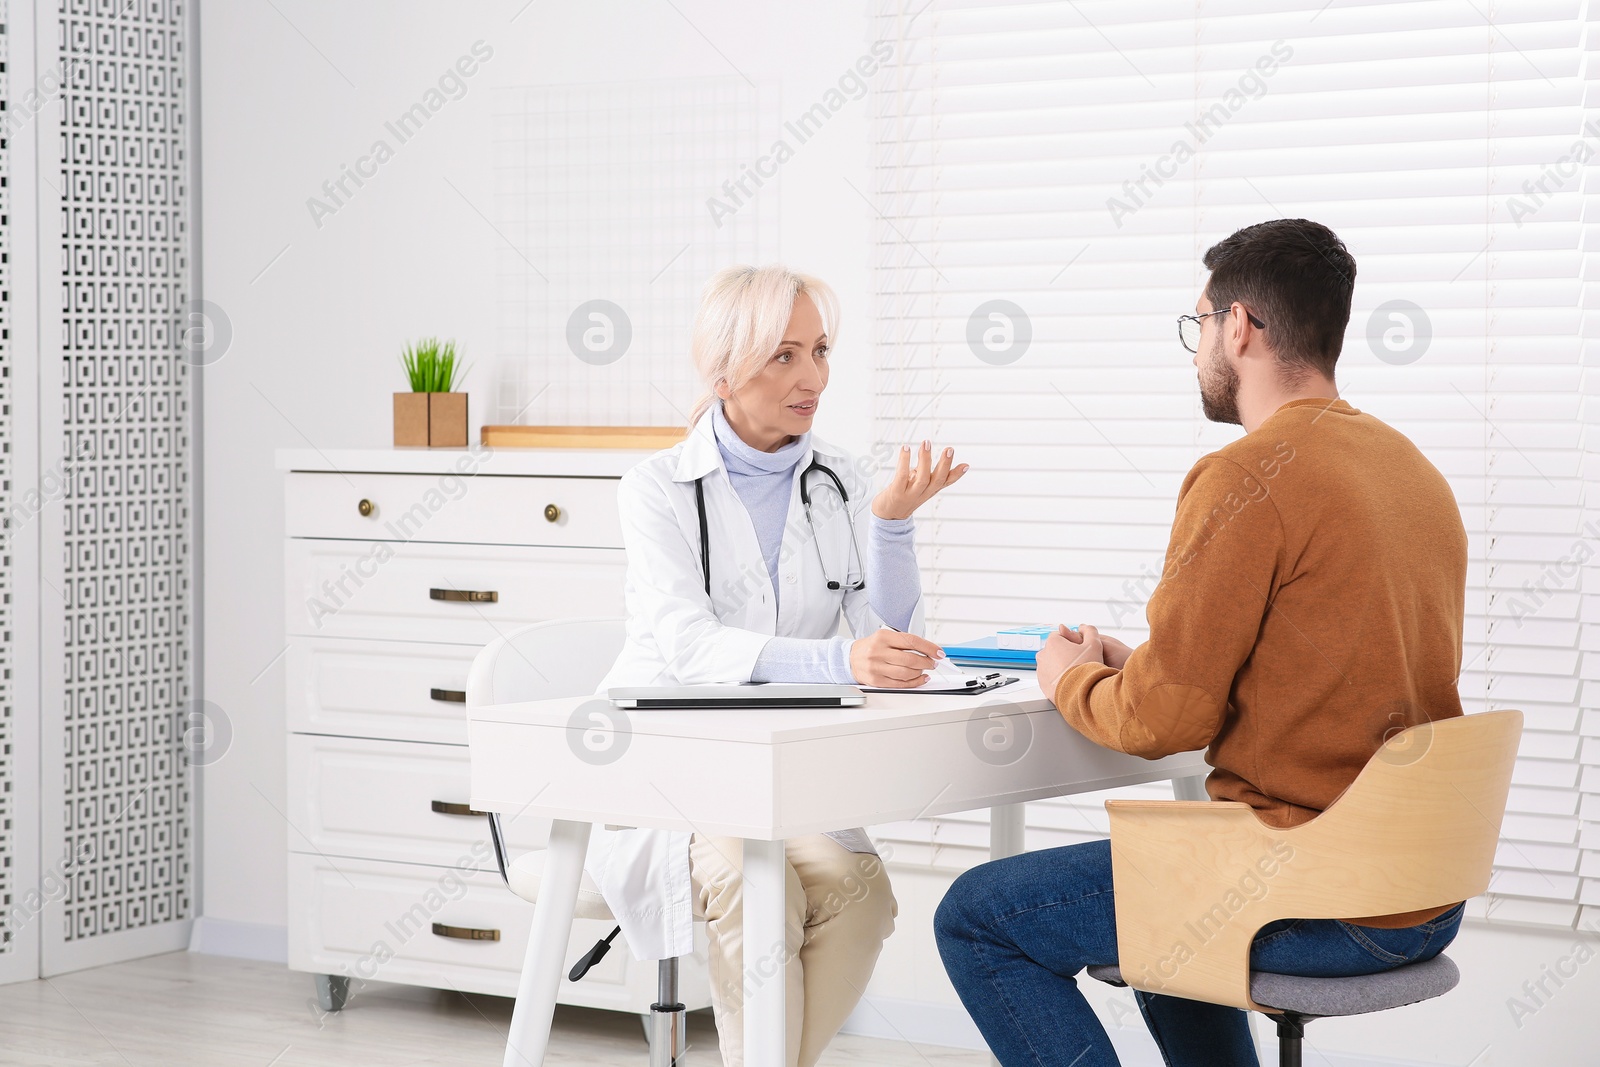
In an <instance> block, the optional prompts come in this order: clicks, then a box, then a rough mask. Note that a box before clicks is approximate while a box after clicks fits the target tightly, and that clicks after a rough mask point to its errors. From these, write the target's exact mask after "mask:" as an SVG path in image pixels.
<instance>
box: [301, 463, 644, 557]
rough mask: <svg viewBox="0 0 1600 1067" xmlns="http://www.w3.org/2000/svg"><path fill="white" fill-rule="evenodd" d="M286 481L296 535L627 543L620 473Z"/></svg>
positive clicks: (328, 476) (309, 476)
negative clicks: (620, 504) (619, 511)
mask: <svg viewBox="0 0 1600 1067" xmlns="http://www.w3.org/2000/svg"><path fill="white" fill-rule="evenodd" d="M284 481H285V485H284V493H285V498H284V520H285V522H284V528H285V531H286V533H287V534H288V536H290V537H340V538H356V539H360V540H369V541H452V542H463V543H468V544H504V545H566V546H573V547H578V548H621V547H622V526H621V524H620V523H619V522H618V520H617V484H618V481H619V479H616V478H549V477H535V476H528V477H507V476H503V475H489V474H480V475H470V476H462V475H456V474H446V475H442V476H437V475H428V474H360V473H351V474H338V473H331V472H327V473H325V472H313V471H292V472H290V473H289V474H288V475H286V476H285V479H284ZM363 501H365V502H366V503H367V504H368V505H369V507H368V508H365V509H364V508H363V507H362V502H363ZM551 506H554V508H555V509H556V510H555V511H554V512H553V513H551V514H553V515H554V516H555V518H554V520H553V521H552V520H551V519H550V518H547V512H546V509H547V508H550V507H551ZM363 510H366V511H367V514H362V511H363Z"/></svg>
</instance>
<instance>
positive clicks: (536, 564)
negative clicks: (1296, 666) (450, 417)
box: [277, 448, 709, 1014]
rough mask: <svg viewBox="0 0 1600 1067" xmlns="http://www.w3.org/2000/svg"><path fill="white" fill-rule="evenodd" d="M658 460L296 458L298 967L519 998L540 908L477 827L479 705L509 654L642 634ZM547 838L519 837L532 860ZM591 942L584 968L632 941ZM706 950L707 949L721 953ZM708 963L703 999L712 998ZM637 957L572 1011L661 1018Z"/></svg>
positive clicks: (585, 988) (292, 927)
mask: <svg viewBox="0 0 1600 1067" xmlns="http://www.w3.org/2000/svg"><path fill="white" fill-rule="evenodd" d="M643 457H644V453H636V452H616V451H598V450H597V451H559V452H538V453H535V452H528V453H508V452H505V451H500V452H493V451H491V450H489V449H486V448H473V449H462V450H440V449H433V450H421V449H418V450H404V449H400V450H389V449H383V450H373V451H335V452H326V453H325V452H322V451H313V450H283V451H280V452H279V453H278V457H277V459H278V464H277V465H278V467H279V469H280V470H282V471H283V472H284V480H285V531H284V532H285V540H284V563H285V581H284V592H285V597H284V604H283V621H284V632H285V637H286V641H287V644H288V652H287V653H286V663H287V666H286V676H287V690H286V692H287V707H286V709H285V712H286V720H287V729H288V738H287V740H288V770H289V776H288V777H289V782H288V804H287V810H286V811H285V813H284V814H285V815H286V816H287V818H288V820H289V823H290V831H289V856H288V865H289V917H288V930H289V966H290V967H291V968H292V969H294V970H299V971H305V972H309V973H311V974H313V975H317V976H319V982H318V989H319V994H320V995H321V996H323V998H324V1003H323V1007H324V1008H325V1009H331V1008H332V1007H335V1006H337V1005H336V1004H335V1003H330V1000H333V1001H337V1000H338V999H339V998H338V997H337V996H333V997H331V998H330V996H329V993H328V990H329V982H328V976H332V978H333V979H334V983H333V986H334V988H340V987H344V986H346V984H348V991H349V993H350V995H351V996H353V997H354V998H355V999H354V1000H352V1004H358V1003H359V996H360V990H361V987H362V984H363V983H365V982H368V981H381V982H399V983H405V984H410V985H421V986H431V987H436V988H440V989H447V990H460V991H462V992H474V993H491V994H500V995H511V994H513V993H515V991H516V985H517V976H518V972H519V970H520V968H521V965H522V960H523V954H524V951H525V948H526V945H527V935H528V929H529V924H530V923H531V921H532V917H533V906H532V905H531V904H528V903H526V902H524V901H522V900H521V899H520V898H518V897H516V896H515V895H514V894H513V893H512V892H511V891H510V890H509V889H507V888H506V887H505V885H504V884H503V883H502V882H501V879H500V875H499V871H498V869H497V867H496V865H495V861H494V855H493V851H492V849H491V848H490V847H489V828H488V820H486V819H485V818H483V817H482V816H481V815H478V814H476V813H474V812H471V811H470V810H469V809H468V807H467V804H466V799H467V789H468V763H467V748H466V741H467V732H466V718H465V714H464V711H465V690H466V683H467V672H468V669H469V667H470V666H471V664H472V660H473V657H474V656H475V655H476V654H477V652H478V650H479V649H480V648H482V647H483V646H484V645H485V644H488V643H489V642H490V641H492V640H494V639H495V638H496V637H497V636H500V635H501V634H504V633H507V632H510V631H511V630H513V629H515V628H517V627H519V626H523V625H526V624H528V623H533V622H543V621H547V620H551V619H557V618H565V617H572V616H587V617H607V616H621V615H623V614H624V607H623V592H622V590H623V572H624V557H623V551H622V537H621V530H620V527H619V524H618V520H617V480H618V479H619V478H620V477H621V475H622V473H623V472H624V471H626V470H627V469H628V468H629V467H631V466H632V465H633V464H634V463H637V462H638V461H639V460H640V459H642V458H643ZM547 833H548V825H547V824H539V823H531V824H530V823H529V822H528V821H522V822H518V821H513V822H511V823H510V824H508V827H507V836H508V838H509V844H510V847H511V851H512V854H513V855H516V854H519V853H520V852H522V851H524V850H526V849H529V848H540V847H543V845H544V843H545V841H544V837H545V834H547ZM610 925H611V924H609V923H601V922H596V921H592V920H587V921H586V920H578V921H576V922H574V924H573V936H572V944H571V945H570V946H569V951H568V962H571V961H572V960H575V959H576V958H577V956H578V955H580V954H581V953H582V952H584V951H587V949H588V948H589V947H590V946H591V945H592V944H593V943H594V942H595V941H597V940H599V939H600V938H601V937H604V936H605V935H606V934H607V933H609V932H610ZM701 936H703V935H701ZM697 955H700V956H701V959H699V960H686V961H684V972H685V974H684V977H685V981H684V984H683V996H682V999H683V1000H684V1001H685V1002H686V1003H687V1004H688V1006H689V1007H690V1008H698V1007H705V1006H706V1005H707V1004H708V1003H709V1000H708V998H707V996H706V994H705V992H704V987H705V983H704V982H703V981H701V980H696V979H698V978H699V975H697V974H695V971H696V970H699V971H700V972H701V973H703V970H704V965H703V950H702V951H701V952H699V953H697ZM655 997H656V968H655V964H654V963H653V962H645V963H639V962H637V961H635V960H634V959H633V958H632V955H631V953H629V952H628V951H627V949H626V948H625V947H622V946H621V945H620V942H619V945H618V950H617V951H613V952H611V953H609V954H608V955H607V956H606V958H605V960H604V961H603V962H602V963H601V964H599V965H598V966H596V967H595V968H594V969H593V970H591V971H590V972H589V974H588V975H587V977H585V978H584V980H583V981H582V982H581V983H572V982H566V983H563V986H562V991H561V996H560V1000H561V1002H562V1003H568V1004H575V1005H581V1006H586V1007H599V1008H610V1009H614V1010H620V1011H630V1012H638V1013H641V1014H643V1013H648V1011H649V1006H650V1003H651V1002H652V1001H653V1000H654V999H655Z"/></svg>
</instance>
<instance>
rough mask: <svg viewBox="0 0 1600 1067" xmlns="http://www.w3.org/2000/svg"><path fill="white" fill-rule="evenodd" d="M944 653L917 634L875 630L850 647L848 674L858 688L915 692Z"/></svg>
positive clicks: (926, 679)
mask: <svg viewBox="0 0 1600 1067" xmlns="http://www.w3.org/2000/svg"><path fill="white" fill-rule="evenodd" d="M943 655H944V649H942V648H940V647H939V646H938V645H936V644H934V643H933V642H932V641H929V640H928V639H927V638H926V637H918V636H917V635H916V634H908V633H902V632H901V631H899V630H887V629H885V630H875V631H873V632H872V633H871V634H870V635H868V636H866V637H863V638H861V639H860V640H859V641H856V642H855V643H853V644H852V645H851V646H850V673H851V674H853V675H855V677H856V682H857V684H859V685H872V686H879V687H890V688H896V689H914V688H916V687H917V686H919V685H923V684H925V683H926V682H927V681H928V676H927V675H926V674H924V673H923V672H924V671H926V670H928V669H929V668H931V667H932V666H933V661H934V660H935V659H936V658H939V657H942V656H943Z"/></svg>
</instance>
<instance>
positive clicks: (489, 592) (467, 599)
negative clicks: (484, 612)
mask: <svg viewBox="0 0 1600 1067" xmlns="http://www.w3.org/2000/svg"><path fill="white" fill-rule="evenodd" d="M428 596H429V598H430V599H433V600H452V601H455V602H457V603H460V604H498V603H500V594H499V593H497V592H496V591H495V590H493V589H430V590H428Z"/></svg>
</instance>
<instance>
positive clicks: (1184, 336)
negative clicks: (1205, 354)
mask: <svg viewBox="0 0 1600 1067" xmlns="http://www.w3.org/2000/svg"><path fill="white" fill-rule="evenodd" d="M1232 310H1233V308H1231V307H1225V308H1223V309H1222V310H1220V311H1208V312H1206V313H1205V314H1204V315H1179V316H1178V340H1180V341H1182V342H1183V347H1184V348H1187V349H1188V350H1189V351H1191V352H1199V351H1200V320H1201V319H1209V318H1210V317H1211V316H1213V315H1226V314H1227V313H1228V312H1230V311H1232ZM1245 316H1246V317H1247V318H1248V319H1249V320H1250V325H1252V326H1254V327H1255V328H1256V329H1258V330H1264V329H1266V328H1267V324H1266V323H1264V322H1262V321H1261V320H1260V319H1258V318H1256V317H1255V315H1254V314H1252V313H1251V312H1250V309H1249V308H1246V309H1245Z"/></svg>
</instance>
